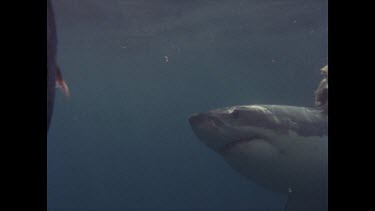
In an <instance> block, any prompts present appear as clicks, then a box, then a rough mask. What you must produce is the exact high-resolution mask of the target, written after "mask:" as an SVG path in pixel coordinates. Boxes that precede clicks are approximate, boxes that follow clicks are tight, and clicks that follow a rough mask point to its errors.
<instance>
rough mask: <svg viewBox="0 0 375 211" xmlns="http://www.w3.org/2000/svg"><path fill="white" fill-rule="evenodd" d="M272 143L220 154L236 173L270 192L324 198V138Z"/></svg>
mask: <svg viewBox="0 0 375 211" xmlns="http://www.w3.org/2000/svg"><path fill="white" fill-rule="evenodd" d="M277 139H278V140H277V141H276V140H275V141H272V143H270V142H268V141H264V140H252V141H250V142H245V143H241V144H238V145H237V146H234V147H233V148H232V149H231V150H230V151H228V152H226V153H225V154H223V156H224V158H225V160H226V161H227V162H228V163H229V164H230V165H231V166H232V167H233V168H234V169H235V170H237V171H238V172H240V173H241V174H242V175H244V176H245V177H247V178H249V179H251V180H252V181H254V182H256V183H259V184H261V185H263V186H264V187H266V188H269V189H271V190H274V191H277V192H281V193H287V192H288V190H289V188H291V189H292V191H293V192H299V193H302V194H308V195H310V194H312V195H316V194H319V195H321V194H323V195H324V194H326V193H327V183H328V182H327V181H328V138H327V136H323V137H303V136H297V135H290V134H289V135H280V136H278V137H277Z"/></svg>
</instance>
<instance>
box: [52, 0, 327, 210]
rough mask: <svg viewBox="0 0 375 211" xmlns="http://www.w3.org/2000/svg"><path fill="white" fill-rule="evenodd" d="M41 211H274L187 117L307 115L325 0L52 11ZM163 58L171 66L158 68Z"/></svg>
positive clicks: (62, 2)
mask: <svg viewBox="0 0 375 211" xmlns="http://www.w3.org/2000/svg"><path fill="white" fill-rule="evenodd" d="M54 6H55V10H56V19H57V27H58V36H59V37H58V38H59V55H58V57H59V58H58V61H59V64H60V67H61V69H62V72H63V74H64V77H65V79H66V81H67V83H68V85H69V87H70V90H71V98H70V99H68V100H66V99H64V97H63V96H62V94H61V93H58V94H57V95H58V96H57V99H56V105H55V111H54V116H53V119H52V125H51V128H50V132H49V135H48V210H50V211H66V210H72V211H75V210H80V211H81V210H82V211H96V210H98V211H99V210H100V211H103V210H109V211H117V210H119V211H120V210H121V211H125V210H129V211H192V210H197V211H229V210H233V211H249V210H255V211H257V210H259V211H266V210H275V211H278V210H280V211H281V210H282V209H283V206H284V203H285V201H286V196H284V195H281V194H277V193H274V192H271V191H269V190H266V189H264V188H262V187H260V186H258V185H257V184H255V183H253V182H252V181H249V180H247V179H245V178H243V177H242V176H240V175H239V174H237V173H236V172H235V171H234V170H233V169H231V168H230V167H229V166H228V165H227V164H226V163H225V162H224V160H223V159H222V158H221V157H220V156H219V155H218V154H216V153H214V152H213V151H211V150H210V149H208V148H207V147H206V146H204V145H203V144H202V143H200V142H199V140H198V139H197V138H196V137H195V135H194V134H193V133H192V131H191V129H190V126H189V124H188V122H187V117H188V116H189V115H190V114H191V113H194V112H199V111H206V110H209V109H212V108H218V107H224V106H229V105H238V104H254V103H262V104H288V105H299V106H313V90H315V88H316V86H317V84H318V83H319V81H320V79H321V75H320V73H319V69H320V68H321V67H323V66H324V65H325V64H326V63H327V61H328V57H327V33H328V29H327V1H326V0H262V1H261V0H216V1H215V0H200V1H198V0H190V1H188V0H184V1H182V0H106V1H100V0H81V1H75V0H55V1H54ZM165 56H168V58H169V63H166V62H165V59H164V57H165Z"/></svg>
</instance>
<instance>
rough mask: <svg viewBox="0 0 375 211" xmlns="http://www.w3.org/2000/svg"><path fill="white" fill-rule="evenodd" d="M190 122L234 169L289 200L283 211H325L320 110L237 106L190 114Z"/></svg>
mask: <svg viewBox="0 0 375 211" xmlns="http://www.w3.org/2000/svg"><path fill="white" fill-rule="evenodd" d="M189 122H190V124H191V127H192V129H193V131H194V133H195V134H196V135H197V136H198V138H199V139H200V140H201V141H202V142H203V143H204V144H205V145H207V146H208V147H209V148H211V149H212V150H214V151H215V152H217V153H219V154H220V155H221V156H222V157H223V158H224V159H225V161H226V162H227V163H228V164H229V165H230V166H231V167H232V168H233V169H235V170H236V171H238V172H239V173H240V174H242V175H243V176H245V177H246V178H248V179H250V180H252V181H254V182H256V183H258V184H260V185H262V186H263V187H265V188H268V189H270V190H273V191H276V192H279V193H285V194H288V200H287V204H286V206H285V208H284V210H287V211H326V210H328V117H327V115H326V114H325V113H323V112H322V111H321V110H317V109H312V108H306V107H296V106H285V105H242V106H232V107H226V108H221V109H215V110H211V111H208V112H204V113H198V114H193V115H192V116H191V117H190V118H189Z"/></svg>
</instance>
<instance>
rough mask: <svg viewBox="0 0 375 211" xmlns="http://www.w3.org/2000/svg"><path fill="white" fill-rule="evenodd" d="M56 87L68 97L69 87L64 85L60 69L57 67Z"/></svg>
mask: <svg viewBox="0 0 375 211" xmlns="http://www.w3.org/2000/svg"><path fill="white" fill-rule="evenodd" d="M56 87H57V88H60V90H61V91H62V92H63V94H64V95H65V96H66V97H69V96H70V92H69V87H68V85H67V84H66V82H65V80H64V78H63V77H62V74H61V71H60V68H58V67H57V71H56Z"/></svg>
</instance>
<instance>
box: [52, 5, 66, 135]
mask: <svg viewBox="0 0 375 211" xmlns="http://www.w3.org/2000/svg"><path fill="white" fill-rule="evenodd" d="M56 54H57V34H56V23H55V16H54V12H53V8H52V4H51V1H50V0H47V131H48V129H49V125H50V122H51V117H52V112H53V104H54V99H55V89H56V86H58V87H59V88H61V90H62V91H63V93H64V95H65V96H69V89H68V86H67V85H66V83H65V81H64V79H63V77H62V74H61V72H60V69H59V67H58V65H57V61H56Z"/></svg>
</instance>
